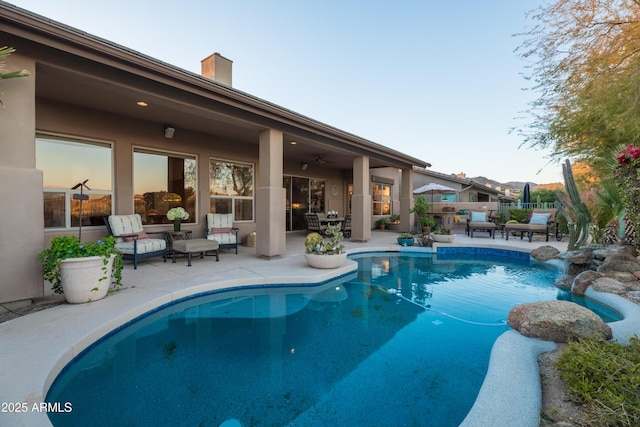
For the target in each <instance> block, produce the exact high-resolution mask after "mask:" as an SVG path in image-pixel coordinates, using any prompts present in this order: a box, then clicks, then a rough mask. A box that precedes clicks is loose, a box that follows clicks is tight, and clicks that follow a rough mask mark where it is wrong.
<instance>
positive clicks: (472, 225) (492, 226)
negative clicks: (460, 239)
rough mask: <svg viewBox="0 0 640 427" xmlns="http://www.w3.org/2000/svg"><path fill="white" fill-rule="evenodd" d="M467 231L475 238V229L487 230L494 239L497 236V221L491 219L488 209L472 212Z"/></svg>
mask: <svg viewBox="0 0 640 427" xmlns="http://www.w3.org/2000/svg"><path fill="white" fill-rule="evenodd" d="M468 221H469V222H468V223H467V231H468V233H469V237H471V238H472V239H473V232H474V231H487V232H489V236H490V237H491V238H492V239H495V238H496V223H495V222H491V221H489V215H488V212H487V211H479V212H474V211H472V212H471V217H470V218H469V219H468Z"/></svg>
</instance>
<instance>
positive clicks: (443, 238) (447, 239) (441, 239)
mask: <svg viewBox="0 0 640 427" xmlns="http://www.w3.org/2000/svg"><path fill="white" fill-rule="evenodd" d="M455 238H456V235H455V234H433V233H432V234H431V240H433V241H434V242H438V243H451V242H453V239H455Z"/></svg>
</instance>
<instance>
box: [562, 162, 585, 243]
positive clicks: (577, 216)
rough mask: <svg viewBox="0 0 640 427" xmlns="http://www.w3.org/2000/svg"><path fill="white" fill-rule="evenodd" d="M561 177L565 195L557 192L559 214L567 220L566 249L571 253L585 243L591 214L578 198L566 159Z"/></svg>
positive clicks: (576, 188)
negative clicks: (567, 242)
mask: <svg viewBox="0 0 640 427" xmlns="http://www.w3.org/2000/svg"><path fill="white" fill-rule="evenodd" d="M562 175H563V176H564V188H565V190H566V192H567V194H562V193H560V192H558V198H559V199H560V200H561V201H562V203H563V206H561V207H560V209H559V212H560V214H561V215H562V216H564V217H565V218H566V219H567V224H568V226H569V247H568V249H569V250H570V251H572V250H575V249H578V248H580V247H581V246H584V245H585V244H586V243H587V240H588V239H589V229H590V226H591V213H590V212H589V209H587V206H586V205H585V204H584V202H583V201H582V199H581V198H580V193H579V192H578V187H577V186H576V182H575V180H574V179H573V170H572V169H571V163H570V162H569V160H568V159H567V160H565V163H564V164H563V165H562Z"/></svg>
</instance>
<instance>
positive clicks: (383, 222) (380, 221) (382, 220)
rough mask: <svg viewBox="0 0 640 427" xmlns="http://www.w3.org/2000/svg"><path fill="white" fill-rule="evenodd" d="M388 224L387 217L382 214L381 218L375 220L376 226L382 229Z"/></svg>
mask: <svg viewBox="0 0 640 427" xmlns="http://www.w3.org/2000/svg"><path fill="white" fill-rule="evenodd" d="M388 225H389V217H388V216H383V217H382V218H380V219H378V220H377V221H376V228H378V229H380V230H384V229H385V228H387V226H388Z"/></svg>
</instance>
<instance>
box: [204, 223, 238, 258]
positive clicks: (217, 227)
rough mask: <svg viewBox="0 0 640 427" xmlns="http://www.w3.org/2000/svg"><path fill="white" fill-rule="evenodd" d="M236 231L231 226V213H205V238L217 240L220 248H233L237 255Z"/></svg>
mask: <svg viewBox="0 0 640 427" xmlns="http://www.w3.org/2000/svg"><path fill="white" fill-rule="evenodd" d="M238 231H239V229H238V228H235V227H234V226H233V214H216V213H209V214H207V229H206V232H205V235H206V238H207V239H208V240H215V241H216V242H218V245H219V248H220V249H235V250H236V255H237V254H238Z"/></svg>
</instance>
